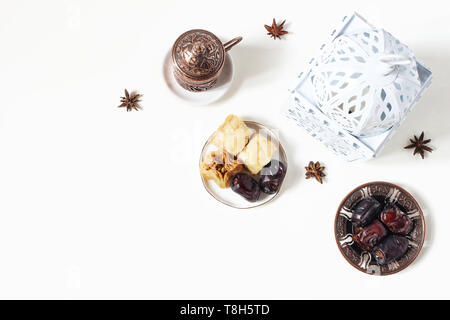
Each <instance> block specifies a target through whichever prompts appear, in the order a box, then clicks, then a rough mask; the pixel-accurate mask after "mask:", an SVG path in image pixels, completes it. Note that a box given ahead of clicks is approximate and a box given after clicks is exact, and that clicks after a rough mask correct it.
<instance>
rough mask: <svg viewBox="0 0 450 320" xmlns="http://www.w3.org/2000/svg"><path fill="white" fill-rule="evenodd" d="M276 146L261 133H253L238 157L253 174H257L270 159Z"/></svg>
mask: <svg viewBox="0 0 450 320" xmlns="http://www.w3.org/2000/svg"><path fill="white" fill-rule="evenodd" d="M276 150H277V147H276V146H275V145H274V144H273V143H272V142H271V141H269V140H267V139H266V137H264V136H263V135H261V134H257V135H255V136H254V137H253V138H252V139H251V140H250V142H249V143H248V145H247V146H246V147H245V149H244V151H242V152H241V153H240V154H239V156H238V159H239V161H240V162H242V163H244V164H245V165H246V166H247V168H248V170H250V172H251V173H253V174H258V173H259V172H260V171H261V169H262V168H264V166H265V165H266V164H268V163H269V162H270V160H272V156H273V154H274V153H275V151H276Z"/></svg>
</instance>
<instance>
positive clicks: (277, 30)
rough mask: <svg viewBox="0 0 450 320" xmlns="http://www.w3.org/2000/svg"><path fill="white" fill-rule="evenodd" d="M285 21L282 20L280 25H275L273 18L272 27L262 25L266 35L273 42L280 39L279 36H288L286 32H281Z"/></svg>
mask: <svg viewBox="0 0 450 320" xmlns="http://www.w3.org/2000/svg"><path fill="white" fill-rule="evenodd" d="M285 22H286V20H284V21H283V22H282V23H281V24H280V25H277V23H276V21H275V18H273V22H272V26H268V25H267V24H265V25H264V27H265V28H266V30H267V31H268V33H267V34H268V35H269V36H271V37H272V38H273V39H274V40H275V39H276V38H278V39H281V36H283V35H285V34H288V32H287V31H285V30H283V26H284V23H285Z"/></svg>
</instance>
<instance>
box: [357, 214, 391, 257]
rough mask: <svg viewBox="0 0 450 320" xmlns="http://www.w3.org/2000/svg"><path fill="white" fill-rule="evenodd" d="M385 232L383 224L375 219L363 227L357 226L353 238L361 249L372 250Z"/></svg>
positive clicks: (385, 234) (384, 235)
mask: <svg viewBox="0 0 450 320" xmlns="http://www.w3.org/2000/svg"><path fill="white" fill-rule="evenodd" d="M387 234H388V232H387V230H386V228H385V227H384V225H383V224H382V223H381V222H380V221H378V220H375V221H374V222H373V223H372V224H370V225H369V226H367V227H365V228H357V229H356V233H355V234H354V235H353V240H354V241H355V242H356V243H357V244H358V245H359V246H360V248H361V249H363V250H372V249H373V247H375V246H376V245H377V244H378V243H379V242H380V241H381V239H383V238H384V237H386V236H387Z"/></svg>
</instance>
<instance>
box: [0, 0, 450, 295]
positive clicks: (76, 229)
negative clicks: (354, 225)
mask: <svg viewBox="0 0 450 320" xmlns="http://www.w3.org/2000/svg"><path fill="white" fill-rule="evenodd" d="M354 10H356V11H358V12H359V13H361V14H362V15H363V16H365V17H366V18H367V19H368V20H369V22H371V23H373V24H375V25H376V26H379V27H383V28H385V29H386V30H388V31H390V32H391V33H393V34H394V35H395V36H396V37H398V38H399V39H401V40H402V41H403V42H404V43H406V44H408V45H409V46H410V47H411V48H412V49H413V50H414V51H415V53H416V55H417V57H418V58H419V60H420V61H421V62H423V63H424V64H425V65H427V66H428V67H430V68H431V69H432V70H433V72H434V82H433V84H432V86H431V88H430V89H429V90H428V91H427V92H426V93H425V95H424V97H423V99H422V100H421V101H420V102H419V103H418V104H417V106H416V109H415V110H413V112H412V113H411V114H410V115H409V117H408V119H407V120H406V121H405V123H404V125H403V126H402V127H401V128H400V130H399V132H398V133H397V135H396V136H395V137H394V138H393V139H392V141H391V142H390V143H389V144H388V145H387V147H386V149H385V150H384V152H383V153H382V154H381V156H380V157H379V158H378V159H376V160H373V161H369V162H362V163H346V162H344V161H342V160H340V159H338V158H337V157H335V156H334V155H333V154H331V153H330V152H329V151H328V150H326V149H325V148H324V147H323V146H322V145H320V144H319V143H317V142H316V141H315V140H314V139H313V138H311V137H309V136H308V135H307V134H306V133H305V132H303V131H302V130H301V129H299V128H297V127H295V126H294V125H292V124H291V123H290V122H287V121H285V120H284V119H283V118H282V117H281V116H280V114H279V109H280V107H281V105H282V104H283V102H284V101H285V99H286V98H287V88H288V86H289V85H290V84H291V83H292V81H293V79H294V78H295V76H296V75H297V74H298V73H299V72H300V71H301V70H302V69H303V68H304V67H305V66H306V64H307V62H308V61H309V59H310V58H311V57H312V56H314V55H315V53H316V52H317V50H318V47H319V46H320V44H321V43H322V42H323V41H324V40H325V39H326V38H327V36H328V34H329V32H330V31H331V30H332V28H333V26H334V25H335V24H336V23H337V22H338V21H340V19H341V18H342V17H343V16H344V15H346V14H348V13H351V12H352V11H354ZM273 17H275V18H277V19H287V23H286V27H287V30H288V31H289V32H290V34H289V35H288V36H286V37H285V39H283V40H282V41H280V40H277V41H274V40H272V39H270V38H269V37H268V36H267V35H266V32H265V29H264V27H263V25H264V24H270V23H271V21H272V18H273ZM449 24H450V11H449V10H448V1H434V0H431V1H413V0H410V1H408V2H406V1H392V0H389V1H384V0H378V1H361V0H354V1H333V0H330V1H262V0H261V1H231V0H230V1H208V2H207V1H185V0H183V1H170V0H165V1H132V0H127V1H106V0H105V1H91V0H89V1H88V0H79V1H77V0H54V1H49V0H48V1H44V0H41V1H32V0H29V1H24V0H22V1H19V0H16V1H12V0H10V1H7V0H3V1H1V3H0V39H1V51H0V92H1V102H0V297H1V298H63V299H64V298H139V299H140V298H186V299H197V298H203V299H216V298H222V299H229V298H235V299H241V298H245V299H259V298H261V299H302V298H309V299H314V298H450V291H449V290H448V286H449V285H450V273H449V271H448V266H449V263H450V258H449V256H448V252H449V228H450V212H449V201H448V199H449V193H448V192H449V188H448V186H447V183H448V181H449V178H450V171H449V165H450V163H449V159H450V146H449V142H450V123H449V120H450V119H449V117H450V111H449V110H450V104H449V100H450V87H449V79H450V78H449V74H450V64H449V63H448V59H449V54H450V42H449V39H450V28H449ZM191 28H205V29H208V30H210V31H212V32H214V33H216V34H217V35H219V36H220V37H221V38H223V39H224V40H227V39H231V38H232V37H235V36H237V35H242V36H243V37H244V41H243V42H242V43H241V44H240V45H239V46H237V47H235V48H234V49H233V50H232V51H231V54H232V56H233V59H234V63H235V67H236V68H235V81H234V83H233V85H232V87H231V89H230V91H229V92H228V93H227V94H226V95H225V96H224V97H223V98H222V99H221V100H220V101H218V102H217V103H215V104H213V105H210V106H205V107H193V106H189V105H186V104H185V103H183V102H182V101H180V100H178V98H176V97H174V96H172V95H171V93H170V91H169V90H168V89H167V87H166V85H165V82H164V79H163V76H162V63H163V60H164V57H165V55H166V54H167V52H168V50H169V49H170V47H171V45H172V43H173V41H174V40H175V39H176V37H177V36H178V35H179V34H181V33H182V32H184V31H186V30H189V29H191ZM124 88H128V89H130V90H138V91H139V92H140V93H142V94H144V99H143V103H142V105H143V107H144V110H143V111H141V112H129V113H127V112H125V111H124V110H123V109H117V108H116V107H117V105H119V104H120V103H119V97H120V96H121V95H122V94H123V89H124ZM230 113H234V114H236V115H239V116H240V117H242V118H243V119H248V120H255V121H260V122H263V123H265V124H267V125H269V126H272V127H274V128H277V129H280V134H281V141H282V143H283V145H284V147H285V149H286V151H287V154H288V157H289V164H290V168H289V172H288V176H287V178H286V182H285V188H284V191H283V192H282V194H281V195H280V197H278V198H277V200H276V201H274V202H272V203H270V204H268V205H267V206H264V207H261V208H257V209H254V210H251V211H239V210H235V209H231V208H228V207H226V206H224V205H222V204H220V203H218V202H216V201H215V200H214V199H213V198H212V197H211V196H210V195H209V194H208V193H207V192H206V191H205V190H204V189H203V186H202V183H201V180H200V177H199V173H198V169H197V164H198V157H199V154H200V151H201V147H202V145H203V143H204V141H205V140H206V139H207V137H208V136H209V135H210V134H211V133H212V132H213V131H214V130H215V129H216V127H217V126H218V125H219V124H220V123H221V122H222V121H223V120H224V118H225V117H226V116H227V115H228V114H230ZM421 130H425V132H426V135H427V136H429V137H430V138H432V139H433V141H432V147H434V148H435V152H434V153H433V154H432V155H429V156H427V158H426V159H425V160H421V159H420V157H413V156H412V153H411V152H410V151H406V150H403V147H404V146H405V144H406V143H407V142H408V138H409V137H410V136H411V135H413V134H418V133H420V132H421ZM310 160H320V161H321V162H323V163H324V164H325V165H326V167H327V174H328V176H327V179H326V183H325V184H324V185H320V184H318V183H316V182H315V181H311V180H305V179H304V169H303V167H304V166H305V165H307V163H308V162H309V161H310ZM374 180H384V181H389V182H393V183H397V184H399V185H401V186H403V187H404V188H406V189H407V190H409V191H410V192H411V193H412V194H413V195H414V196H416V198H417V200H418V201H419V202H420V204H421V206H422V207H423V210H424V212H425V214H426V222H427V227H428V230H427V231H428V234H427V239H426V244H425V246H424V248H423V250H422V252H421V254H420V256H419V258H418V260H416V262H414V263H413V264H412V265H411V266H410V267H409V268H408V269H406V270H404V271H402V272H401V273H399V274H396V275H393V276H389V277H374V276H368V275H365V274H363V273H361V272H358V271H357V270H355V269H353V268H352V267H351V266H350V265H349V264H348V263H347V262H346V261H345V259H344V258H343V257H342V256H341V254H340V252H339V250H338V248H337V246H336V243H335V239H334V232H333V223H334V216H335V212H336V209H337V207H338V205H339V203H340V201H341V200H342V198H343V197H344V196H345V195H346V194H347V193H348V192H349V191H351V190H352V189H353V188H354V187H356V186H358V185H360V184H363V183H365V182H369V181H374Z"/></svg>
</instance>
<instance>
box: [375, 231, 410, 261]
mask: <svg viewBox="0 0 450 320" xmlns="http://www.w3.org/2000/svg"><path fill="white" fill-rule="evenodd" d="M408 243H409V241H408V239H407V238H406V237H404V236H399V235H390V236H388V237H386V238H385V239H384V240H383V241H382V242H381V243H380V244H379V245H377V246H376V247H375V248H373V251H372V255H373V257H374V259H375V261H376V262H377V264H378V265H380V266H382V265H385V264H388V263H390V262H392V261H394V260H397V259H398V258H400V257H402V256H403V255H404V254H405V253H406V251H408Z"/></svg>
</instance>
